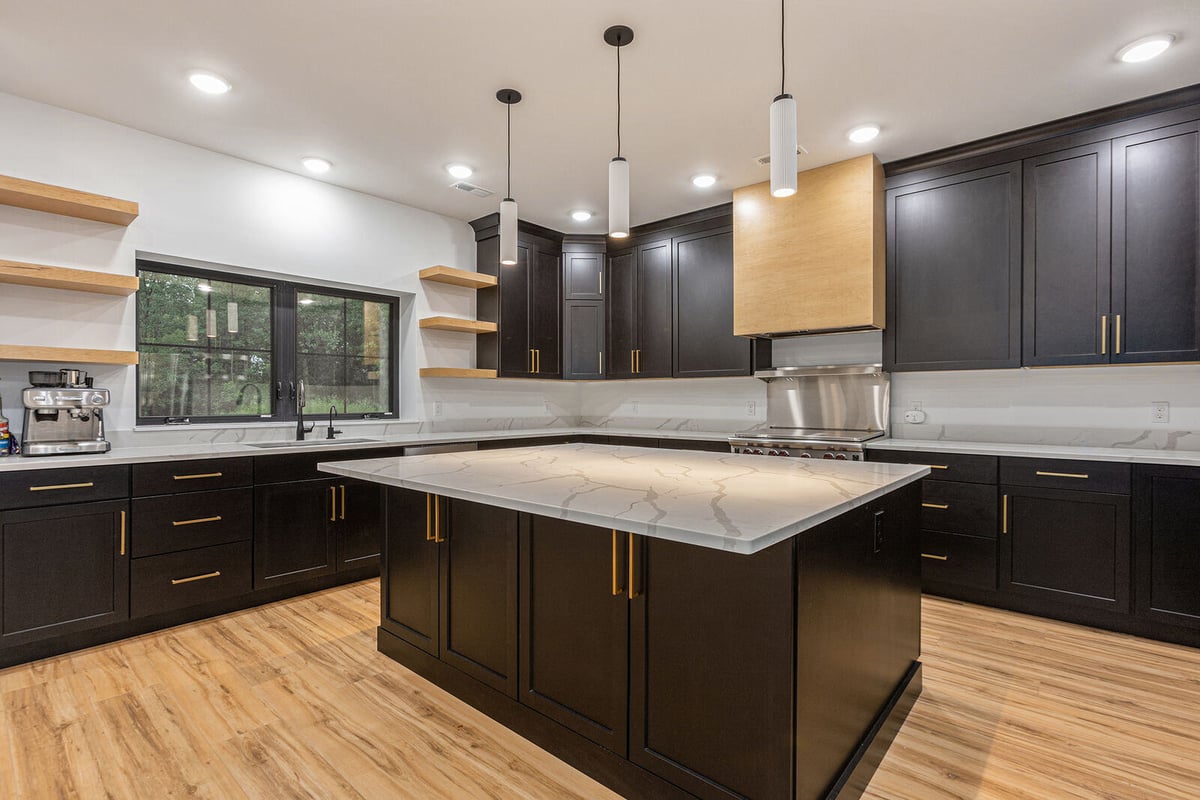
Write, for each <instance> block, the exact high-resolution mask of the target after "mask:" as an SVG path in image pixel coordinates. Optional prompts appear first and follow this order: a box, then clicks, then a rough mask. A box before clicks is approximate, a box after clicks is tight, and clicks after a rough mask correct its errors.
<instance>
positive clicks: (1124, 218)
mask: <svg viewBox="0 0 1200 800" xmlns="http://www.w3.org/2000/svg"><path fill="white" fill-rule="evenodd" d="M1112 159H1113V197H1112V224H1113V229H1112V273H1113V292H1112V293H1113V314H1114V315H1115V320H1114V337H1115V342H1114V347H1113V351H1114V352H1113V358H1112V360H1113V362H1115V363H1125V362H1144V361H1197V360H1200V121H1193V122H1187V123H1184V124H1181V125H1172V126H1169V127H1164V128H1158V129H1155V130H1150V131H1146V132H1144V133H1139V134H1136V135H1133V136H1126V137H1123V138H1120V139H1116V140H1114V141H1113V153H1112Z"/></svg>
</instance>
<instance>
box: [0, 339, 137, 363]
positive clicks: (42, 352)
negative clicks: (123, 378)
mask: <svg viewBox="0 0 1200 800" xmlns="http://www.w3.org/2000/svg"><path fill="white" fill-rule="evenodd" d="M0 361H45V362H56V363H60V364H61V363H67V364H116V365H119V366H125V367H129V366H133V365H134V364H136V363H138V354H137V352H136V351H133V350H87V349H81V348H78V347H38V346H31V345H18V344H0Z"/></svg>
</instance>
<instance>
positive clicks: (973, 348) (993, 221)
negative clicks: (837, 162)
mask: <svg viewBox="0 0 1200 800" xmlns="http://www.w3.org/2000/svg"><path fill="white" fill-rule="evenodd" d="M887 215H888V216H887V270H888V272H887V286H888V311H887V318H888V326H887V328H886V329H885V331H884V359H885V361H886V362H887V367H888V369H890V370H896V371H901V370H935V369H997V368H1003V367H1017V366H1020V364H1021V164H1020V162H1013V163H1010V164H1004V165H1001V166H998V167H992V168H989V169H983V170H977V171H975V172H968V173H965V174H962V175H955V176H952V177H949V178H942V179H939V180H931V181H924V182H921V183H916V184H913V185H911V186H904V187H900V188H896V189H890V190H888V192H887Z"/></svg>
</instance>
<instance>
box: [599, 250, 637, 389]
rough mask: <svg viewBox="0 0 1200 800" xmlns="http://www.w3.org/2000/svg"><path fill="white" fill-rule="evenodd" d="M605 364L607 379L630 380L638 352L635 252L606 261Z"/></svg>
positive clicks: (615, 256) (622, 254) (612, 257)
mask: <svg viewBox="0 0 1200 800" xmlns="http://www.w3.org/2000/svg"><path fill="white" fill-rule="evenodd" d="M605 305H606V306H607V311H608V347H607V348H606V349H605V355H607V356H608V363H607V364H605V365H604V367H605V369H604V371H605V373H606V374H607V375H608V377H610V378H632V377H633V367H634V358H635V355H634V350H636V349H637V252H636V251H633V250H631V251H629V252H626V253H621V254H619V255H614V256H611V257H610V258H609V259H608V298H607V302H606V303H605Z"/></svg>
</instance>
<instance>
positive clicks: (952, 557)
mask: <svg viewBox="0 0 1200 800" xmlns="http://www.w3.org/2000/svg"><path fill="white" fill-rule="evenodd" d="M921 580H922V581H923V582H925V583H930V582H933V583H946V584H953V585H955V586H971V587H974V588H976V589H988V590H994V589H995V588H996V540H995V539H984V538H982V537H979V536H962V535H960V534H957V533H940V532H938V531H921Z"/></svg>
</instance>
